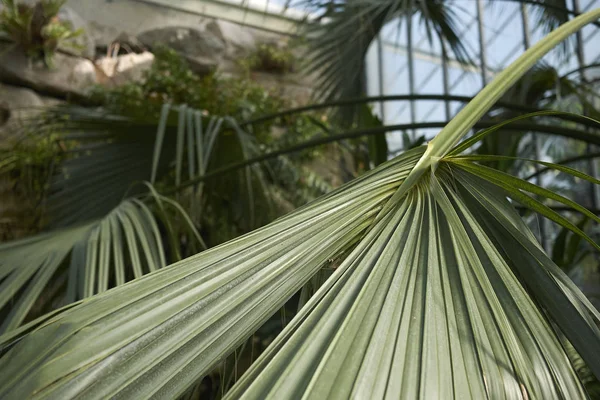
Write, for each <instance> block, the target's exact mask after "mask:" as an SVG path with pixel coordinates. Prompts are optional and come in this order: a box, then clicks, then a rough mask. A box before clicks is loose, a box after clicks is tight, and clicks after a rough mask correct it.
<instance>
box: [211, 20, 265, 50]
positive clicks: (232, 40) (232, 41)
mask: <svg viewBox="0 0 600 400" xmlns="http://www.w3.org/2000/svg"><path fill="white" fill-rule="evenodd" d="M204 29H205V31H206V32H207V33H210V34H212V35H214V36H215V37H217V38H219V39H220V40H221V41H222V42H223V43H226V44H227V45H229V46H230V47H234V48H236V49H235V50H237V49H243V50H246V51H251V50H253V49H254V48H255V47H256V38H255V35H254V34H253V32H251V30H250V29H249V28H245V27H243V26H240V25H239V24H234V23H233V22H228V21H222V20H212V21H210V22H209V23H207V24H206V26H205V28H204Z"/></svg>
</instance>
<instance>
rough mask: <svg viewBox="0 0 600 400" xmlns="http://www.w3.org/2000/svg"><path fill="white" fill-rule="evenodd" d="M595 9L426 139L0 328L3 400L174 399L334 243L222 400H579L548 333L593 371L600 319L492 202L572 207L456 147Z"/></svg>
mask: <svg viewBox="0 0 600 400" xmlns="http://www.w3.org/2000/svg"><path fill="white" fill-rule="evenodd" d="M599 17H600V10H596V11H593V12H590V13H587V14H585V15H583V16H581V17H578V18H576V19H574V20H573V21H570V22H569V23H567V24H565V25H563V26H562V27H560V28H559V29H557V30H555V31H554V32H553V33H552V34H550V35H549V36H548V37H547V38H546V40H544V41H542V42H540V43H538V44H536V46H534V47H532V48H531V49H530V50H529V51H528V52H526V53H525V54H524V55H523V56H522V57H521V58H519V60H517V61H516V62H515V64H513V65H512V66H511V67H510V68H508V69H506V70H505V71H504V72H503V73H502V74H500V75H499V76H498V77H497V79H496V80H495V81H494V82H493V83H492V84H490V85H489V86H488V87H486V88H485V89H484V90H483V91H482V92H481V93H480V94H479V95H478V96H477V97H476V99H475V100H474V101H473V102H471V103H470V104H469V105H467V106H466V107H465V108H464V109H463V110H462V111H461V113H459V115H457V117H456V118H455V119H453V120H452V121H451V122H450V123H449V124H448V126H447V127H446V128H444V130H442V132H440V134H439V135H438V136H437V137H436V138H435V139H434V140H433V141H432V142H430V143H429V144H428V146H427V147H426V148H417V149H414V150H411V151H409V152H407V153H405V154H403V155H401V156H400V157H398V158H396V159H394V160H391V161H389V162H387V163H384V164H382V165H381V166H379V167H378V168H376V169H375V170H373V171H371V172H370V173H368V174H366V175H365V176H363V177H361V178H359V179H357V180H355V181H353V182H351V183H349V184H347V185H346V186H344V187H342V188H340V189H338V190H337V191H335V192H333V193H332V194H330V195H327V196H325V197H323V198H321V199H318V200H316V201H315V202H313V203H311V204H309V205H307V206H305V207H303V208H301V209H299V210H297V211H295V212H293V213H291V214H289V215H288V216H286V217H283V218H281V219H279V220H277V221H275V222H274V223H272V224H270V225H268V226H266V227H264V228H261V229H259V230H257V231H255V232H252V233H250V234H248V235H245V236H243V237H241V238H238V239H235V240H233V241H230V242H228V243H226V244H224V245H222V246H219V247H217V248H214V249H211V250H209V251H206V252H204V253H201V254H199V255H197V256H194V257H191V258H189V259H187V260H184V261H181V262H180V263H178V264H175V265H173V266H171V267H167V268H163V269H161V270H159V271H156V272H154V273H151V274H148V275H146V276H145V277H143V278H141V279H138V280H134V281H133V282H130V283H127V284H125V285H122V286H119V287H117V288H115V289H113V290H110V291H108V292H105V293H102V294H100V295H97V296H93V297H91V298H89V299H87V300H84V301H83V302H81V303H80V304H78V305H76V306H74V307H71V308H69V309H67V310H65V311H64V312H62V313H59V314H56V315H54V316H51V317H48V318H44V319H41V320H39V321H35V322H32V323H30V324H29V325H28V326H26V327H24V328H23V329H20V330H18V331H15V332H14V333H9V334H7V335H5V336H3V337H0V343H1V344H2V345H3V346H4V347H5V348H6V353H5V354H4V356H3V357H2V358H1V359H0V374H1V375H2V376H3V377H6V378H5V379H3V380H2V381H1V382H0V397H7V398H26V397H30V398H57V399H65V398H73V397H82V398H150V397H154V398H175V397H177V396H179V395H181V394H183V393H184V392H185V391H186V390H187V389H188V388H189V387H190V386H191V385H192V384H194V383H195V382H197V381H198V380H199V379H200V378H201V377H202V376H203V374H205V373H206V372H207V371H209V370H210V368H212V367H213V366H215V365H216V364H217V363H218V362H219V360H221V359H222V358H223V357H225V356H226V355H227V354H229V353H230V352H232V351H233V350H234V349H235V348H236V347H237V346H239V345H240V344H241V343H242V342H243V341H244V340H245V339H246V338H247V337H248V336H249V335H250V334H251V333H253V332H254V331H255V330H256V329H257V328H258V327H259V326H260V324H261V323H262V322H263V321H265V320H266V319H267V318H268V317H269V316H270V315H271V314H272V313H273V312H275V311H276V310H277V308H278V307H280V306H281V305H282V304H284V303H285V301H286V300H287V299H288V298H289V297H290V296H292V295H293V294H294V293H295V292H296V291H298V290H299V289H300V288H301V286H302V285H303V284H304V283H305V282H307V281H308V280H309V279H310V278H311V276H313V275H314V274H315V273H316V272H317V271H318V270H319V269H320V268H321V267H322V266H323V265H324V264H327V263H328V262H330V260H332V259H335V258H336V257H338V256H339V255H340V254H342V253H345V252H348V251H349V252H350V254H349V255H348V256H347V257H345V261H344V262H343V263H342V264H341V266H340V267H338V268H337V270H336V271H335V272H334V273H333V275H332V276H331V277H330V278H329V279H328V280H327V281H326V282H325V283H324V285H323V286H322V287H321V288H320V289H319V290H318V291H317V292H316V294H315V295H314V296H313V297H312V299H311V300H309V302H308V303H307V304H306V306H305V307H304V308H303V309H302V310H301V312H300V315H298V316H297V317H296V318H295V319H294V320H293V321H292V323H291V324H290V325H289V326H288V327H287V328H286V329H285V330H284V332H283V333H282V334H281V335H280V336H279V337H278V338H277V340H276V341H275V342H274V343H273V344H272V345H271V347H270V348H269V349H268V350H267V352H266V353H264V355H263V356H262V357H261V359H260V360H258V361H257V363H256V364H255V365H254V366H253V367H252V368H251V370H250V371H249V372H248V373H247V375H246V378H243V379H242V380H241V381H240V382H239V383H238V384H237V386H235V387H234V388H233V389H232V391H231V397H236V398H237V397H243V398H249V399H251V398H257V399H264V398H276V399H280V398H299V397H300V398H319V399H320V398H328V397H336V396H337V397H341V398H347V397H348V396H351V395H353V394H354V395H356V396H357V397H364V398H386V397H392V398H397V397H402V398H415V397H419V398H431V397H436V396H437V397H440V398H448V397H456V398H474V399H480V398H494V399H495V398H537V397H540V398H581V397H585V396H586V393H585V389H584V388H583V386H582V383H581V380H580V378H579V377H578V376H577V374H576V370H575V368H574V367H573V366H572V364H571V362H570V361H569V358H568V356H567V352H566V351H565V348H564V347H563V345H562V344H561V339H562V336H561V335H562V334H564V336H565V337H566V339H567V340H568V341H569V342H570V343H571V344H572V345H573V347H574V348H575V349H576V351H577V352H578V353H579V354H580V356H581V357H582V358H583V360H584V361H585V363H586V364H587V365H588V367H589V368H590V370H591V371H592V372H593V373H594V374H595V375H596V377H598V376H600V360H599V359H598V357H597V356H596V355H597V354H598V353H599V352H600V332H599V330H598V327H597V325H596V324H597V323H598V322H600V315H599V314H598V312H597V311H596V310H595V309H594V308H593V307H592V306H591V304H590V303H589V301H587V299H586V298H585V296H584V295H583V294H582V293H581V292H580V291H579V290H578V289H577V288H576V287H575V285H574V284H573V283H572V282H570V281H569V279H568V278H567V277H566V276H565V275H564V273H563V272H562V271H561V270H560V269H559V268H558V267H557V266H556V265H555V264H554V263H553V262H552V261H551V260H550V259H549V258H548V257H547V256H546V255H545V254H544V252H543V251H542V250H541V248H540V246H539V244H538V243H537V242H536V241H535V238H534V236H533V235H532V234H531V232H529V231H528V230H527V228H526V227H525V226H524V225H523V223H522V222H520V220H519V218H518V217H517V215H516V214H515V213H514V211H513V210H512V208H511V207H512V205H511V203H509V201H508V200H507V197H512V198H516V199H518V200H519V201H522V202H523V203H524V205H526V206H529V207H531V208H533V209H535V210H538V211H540V212H543V213H544V215H546V216H548V217H550V218H552V219H554V220H555V221H556V222H559V223H562V224H563V225H564V226H567V227H571V229H572V230H575V231H576V229H573V227H572V226H571V225H569V222H568V221H565V220H564V218H562V217H561V216H559V215H558V214H556V213H554V212H552V211H551V210H548V209H546V208H544V207H545V206H543V205H541V204H540V203H539V202H537V203H536V202H535V201H532V200H531V198H530V197H528V196H527V195H526V194H525V192H530V193H535V194H539V195H546V196H547V197H549V198H550V199H553V200H556V201H561V202H563V203H568V204H571V205H572V206H573V207H577V208H578V209H581V207H579V206H577V205H576V204H572V203H569V201H568V199H564V198H561V197H556V196H554V195H552V194H551V193H550V192H548V191H544V190H542V189H539V188H537V187H536V186H534V185H529V184H527V183H526V182H522V181H518V182H517V181H514V180H513V179H511V178H509V177H507V176H505V175H504V174H501V173H499V172H497V171H496V172H491V171H490V170H489V168H487V167H483V166H481V165H479V164H476V163H475V161H474V160H469V159H468V158H467V159H465V157H458V154H455V153H458V150H461V149H464V146H458V147H457V143H458V142H459V141H460V139H461V138H462V137H463V136H464V135H465V134H466V132H468V131H469V130H470V129H471V128H472V126H473V125H474V124H475V123H476V122H477V120H478V119H479V118H481V116H482V115H483V114H484V113H485V112H487V110H488V109H489V107H490V106H491V105H492V104H494V103H495V102H496V101H497V100H498V99H499V98H500V96H502V94H503V93H504V91H505V90H506V88H507V87H508V86H510V85H511V84H513V83H514V82H515V81H516V80H517V79H518V78H519V77H520V76H521V75H522V74H523V73H524V72H525V71H526V70H527V69H528V68H530V67H531V66H532V65H533V64H534V63H535V62H536V61H537V60H538V59H539V58H540V57H541V56H543V54H544V53H546V52H547V51H548V50H549V49H550V48H552V46H553V45H555V44H556V43H558V42H559V41H560V40H562V39H564V38H565V37H567V36H568V35H570V34H572V33H573V32H575V31H576V30H577V29H579V28H580V27H581V26H583V25H584V24H585V23H588V22H591V21H595V20H596V19H598V18H599ZM482 137H483V136H482V135H479V136H477V139H478V140H480V139H481V138H482ZM469 143H473V141H469ZM498 174H500V175H498ZM580 176H583V175H580ZM515 179H516V178H515ZM586 179H588V180H592V181H594V182H595V180H594V179H593V178H589V177H586ZM517 183H519V184H518V185H517ZM596 183H597V182H596ZM594 220H595V221H596V222H600V219H599V218H598V217H597V216H594ZM578 233H580V232H578ZM580 234H582V235H584V234H583V233H582V232H581V233H580ZM586 239H588V240H590V239H589V238H587V237H586ZM590 241H591V240H590ZM592 243H593V242H592ZM593 244H594V246H595V247H596V249H599V248H600V247H599V246H598V245H597V244H595V243H593Z"/></svg>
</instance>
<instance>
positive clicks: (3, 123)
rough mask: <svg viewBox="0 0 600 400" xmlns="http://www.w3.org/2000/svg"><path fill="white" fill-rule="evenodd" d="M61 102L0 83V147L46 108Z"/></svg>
mask: <svg viewBox="0 0 600 400" xmlns="http://www.w3.org/2000/svg"><path fill="white" fill-rule="evenodd" d="M60 103H61V101H60V100H57V99H53V98H49V97H43V96H40V95H38V94H37V93H36V92H35V91H33V90H31V89H28V88H23V87H18V86H12V85H5V84H1V83H0V145H6V144H7V142H6V140H5V139H6V138H7V137H8V136H9V135H10V136H12V135H15V134H17V133H19V132H20V131H22V129H21V128H23V127H25V126H26V123H27V122H28V121H30V120H31V119H32V118H35V117H37V116H38V115H39V114H40V113H41V112H43V110H44V109H45V108H47V107H50V106H54V105H58V104H60Z"/></svg>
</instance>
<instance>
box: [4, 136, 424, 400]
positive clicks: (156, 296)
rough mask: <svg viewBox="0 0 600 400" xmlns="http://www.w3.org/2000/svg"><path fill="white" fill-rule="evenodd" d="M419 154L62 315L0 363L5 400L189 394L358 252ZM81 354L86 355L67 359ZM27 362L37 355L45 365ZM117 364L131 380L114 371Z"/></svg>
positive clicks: (38, 330) (402, 157)
mask: <svg viewBox="0 0 600 400" xmlns="http://www.w3.org/2000/svg"><path fill="white" fill-rule="evenodd" d="M422 154H423V149H422V148H419V149H415V150H413V151H411V152H409V153H407V154H406V155H404V156H401V157H399V158H397V159H395V160H393V161H390V162H388V163H386V164H383V165H382V166H381V167H380V168H379V169H378V170H377V173H369V174H366V175H365V176H363V177H361V178H359V179H358V180H357V181H355V182H353V183H351V184H348V185H346V186H345V187H343V188H340V189H338V190H337V191H335V192H333V193H332V194H329V195H327V196H325V197H323V198H321V199H320V200H317V201H315V202H313V203H311V204H310V205H307V206H305V207H303V208H301V209H299V210H298V211H295V212H294V213H292V214H290V215H288V216H287V217H284V218H281V219H279V220H277V221H275V222H274V223H272V224H271V225H269V226H267V227H265V228H261V229H259V230H257V231H255V232H253V233H250V234H248V235H245V236H243V237H241V238H238V239H235V240H233V241H230V242H228V243H226V244H224V245H221V246H218V247H216V248H213V249H210V250H208V251H205V252H202V253H200V254H199V255H197V256H193V257H191V258H189V259H187V260H184V261H181V262H180V263H178V264H174V265H173V266H172V267H169V268H165V269H161V270H160V271H158V272H155V273H152V274H149V275H146V276H145V277H143V278H141V279H137V280H134V281H132V282H130V283H128V284H125V285H121V286H118V287H117V288H115V289H113V290H111V291H109V292H106V293H102V294H100V295H97V296H94V297H92V298H90V299H88V300H84V301H83V302H82V303H81V304H80V305H79V306H78V307H75V308H72V309H70V310H67V311H65V312H63V313H61V314H59V315H57V316H56V317H55V318H54V319H51V320H49V321H47V322H45V323H44V324H42V326H40V327H38V328H37V329H36V330H35V331H33V332H32V333H30V335H32V336H30V337H28V338H27V340H24V341H22V342H20V343H16V346H15V347H14V348H12V350H11V351H9V352H8V353H7V354H6V355H5V356H4V357H3V359H2V361H1V362H0V365H1V366H0V369H2V375H3V376H7V377H9V379H7V380H3V382H2V383H1V384H0V385H1V386H0V396H2V397H4V396H17V397H19V396H20V394H25V393H27V392H29V391H30V390H31V389H32V388H33V387H34V386H36V387H38V388H39V389H41V390H42V391H40V392H38V394H39V395H51V394H53V395H58V393H59V392H60V393H62V394H61V396H66V397H72V396H74V395H76V394H80V395H83V396H86V397H87V396H92V397H93V396H97V395H98V396H99V397H111V396H113V395H117V394H118V395H119V396H124V397H128V396H130V395H133V393H135V396H142V397H144V396H149V395H155V396H158V397H176V396H177V395H179V394H181V393H183V392H184V391H185V390H186V389H187V388H188V387H189V386H190V385H191V384H192V383H193V382H195V381H196V380H197V379H199V378H200V377H201V376H202V374H203V373H206V372H207V371H208V370H209V369H210V368H211V367H212V366H214V365H215V364H216V363H217V362H218V361H219V360H220V359H221V358H222V357H224V356H225V355H227V354H228V353H229V352H230V351H231V350H232V349H234V348H236V347H237V346H238V345H240V344H241V343H242V342H243V341H244V340H245V339H246V337H248V336H249V335H250V334H251V333H252V332H253V331H254V330H256V329H257V328H258V327H259V326H260V325H261V323H262V322H263V321H264V320H265V319H266V318H268V317H269V316H270V315H271V314H273V313H274V312H275V311H277V310H278V309H279V308H280V307H281V306H282V305H283V304H284V303H285V301H286V300H287V299H288V298H289V297H290V296H292V295H293V294H294V293H295V292H297V291H298V290H299V289H300V288H301V287H302V285H303V284H304V283H305V282H306V281H307V280H308V279H309V278H310V277H311V276H312V275H313V274H314V273H315V272H316V271H318V270H319V269H320V268H321V267H322V266H323V265H324V264H326V263H327V262H328V260H329V259H332V258H333V259H335V258H336V256H337V255H338V254H339V253H341V252H342V251H343V250H344V249H346V248H348V247H349V246H351V245H352V244H353V243H355V242H356V241H358V240H359V239H360V237H361V236H362V235H363V233H364V232H365V230H366V229H367V227H368V225H369V222H370V221H372V219H373V218H374V216H375V214H376V213H377V211H378V210H379V209H380V208H381V205H382V203H383V202H384V201H385V200H386V199H388V198H389V197H390V195H391V194H392V193H393V191H394V190H395V189H396V188H397V187H398V185H399V183H400V182H401V181H402V179H403V178H404V177H405V176H406V175H407V174H408V173H409V172H410V170H411V169H412V167H414V165H415V163H416V162H417V161H418V159H419V157H420V156H421V155H422ZM57 326H62V327H63V328H61V333H60V334H58V335H57V334H56V331H55V329H56V328H55V327H57ZM38 335H39V337H40V338H44V339H45V340H43V341H38V342H37V343H38V344H39V346H40V347H38V348H36V349H33V348H32V347H31V344H33V343H36V341H35V340H33V341H32V342H30V344H27V342H29V339H33V336H38ZM9 338H10V341H11V342H12V341H13V340H14V337H12V336H9ZM47 340H49V341H53V342H52V343H50V342H49V341H47ZM54 340H55V341H54ZM42 342H44V344H42ZM83 343H85V344H86V350H85V351H79V350H78V351H76V352H70V356H69V357H67V358H63V357H61V356H59V354H62V353H63V352H65V351H68V350H67V349H69V348H71V349H72V348H74V347H77V348H79V346H80V344H83ZM3 345H4V346H6V345H10V343H6V342H4V343H3ZM130 349H131V350H134V353H131V350H130ZM22 351H24V352H30V351H33V352H35V353H37V356H36V360H35V361H34V360H33V359H31V358H30V357H27V356H25V354H24V353H21V352H22ZM19 353H20V354H19ZM117 360H118V361H117ZM40 361H41V362H40ZM114 362H118V363H119V364H121V366H122V368H117V369H114V368H110V367H109V368H106V366H108V365H109V364H111V363H114ZM20 363H22V364H20ZM84 365H85V367H84V368H80V366H84ZM39 367H41V369H38V368H39ZM75 376H77V378H75ZM182 378H183V379H182ZM90 379H91V380H90ZM134 382H135V383H134ZM19 393H20V394H19Z"/></svg>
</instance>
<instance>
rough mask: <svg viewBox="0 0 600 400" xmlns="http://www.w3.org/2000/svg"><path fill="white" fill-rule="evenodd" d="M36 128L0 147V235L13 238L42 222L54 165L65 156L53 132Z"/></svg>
mask: <svg viewBox="0 0 600 400" xmlns="http://www.w3.org/2000/svg"><path fill="white" fill-rule="evenodd" d="M34 132H35V131H34V130H31V131H28V132H26V133H24V135H23V137H22V138H20V139H19V140H16V141H14V143H12V144H10V145H6V144H5V146H3V147H2V149H0V181H1V182H2V185H1V188H0V196H1V197H2V199H3V202H4V207H2V213H0V226H1V228H0V239H1V240H3V241H6V240H14V239H18V238H20V237H22V236H23V235H25V234H31V233H35V232H37V231H38V230H39V229H40V227H41V226H42V225H43V221H42V216H43V209H42V205H43V202H44V199H45V196H46V193H47V189H48V182H49V180H50V177H51V176H52V174H53V172H54V168H55V166H56V164H57V163H58V162H60V160H61V158H62V157H63V154H64V153H63V150H62V149H61V147H60V146H59V144H58V141H57V138H58V137H57V135H56V133H54V132H51V133H43V134H41V135H40V134H35V133H34Z"/></svg>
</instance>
